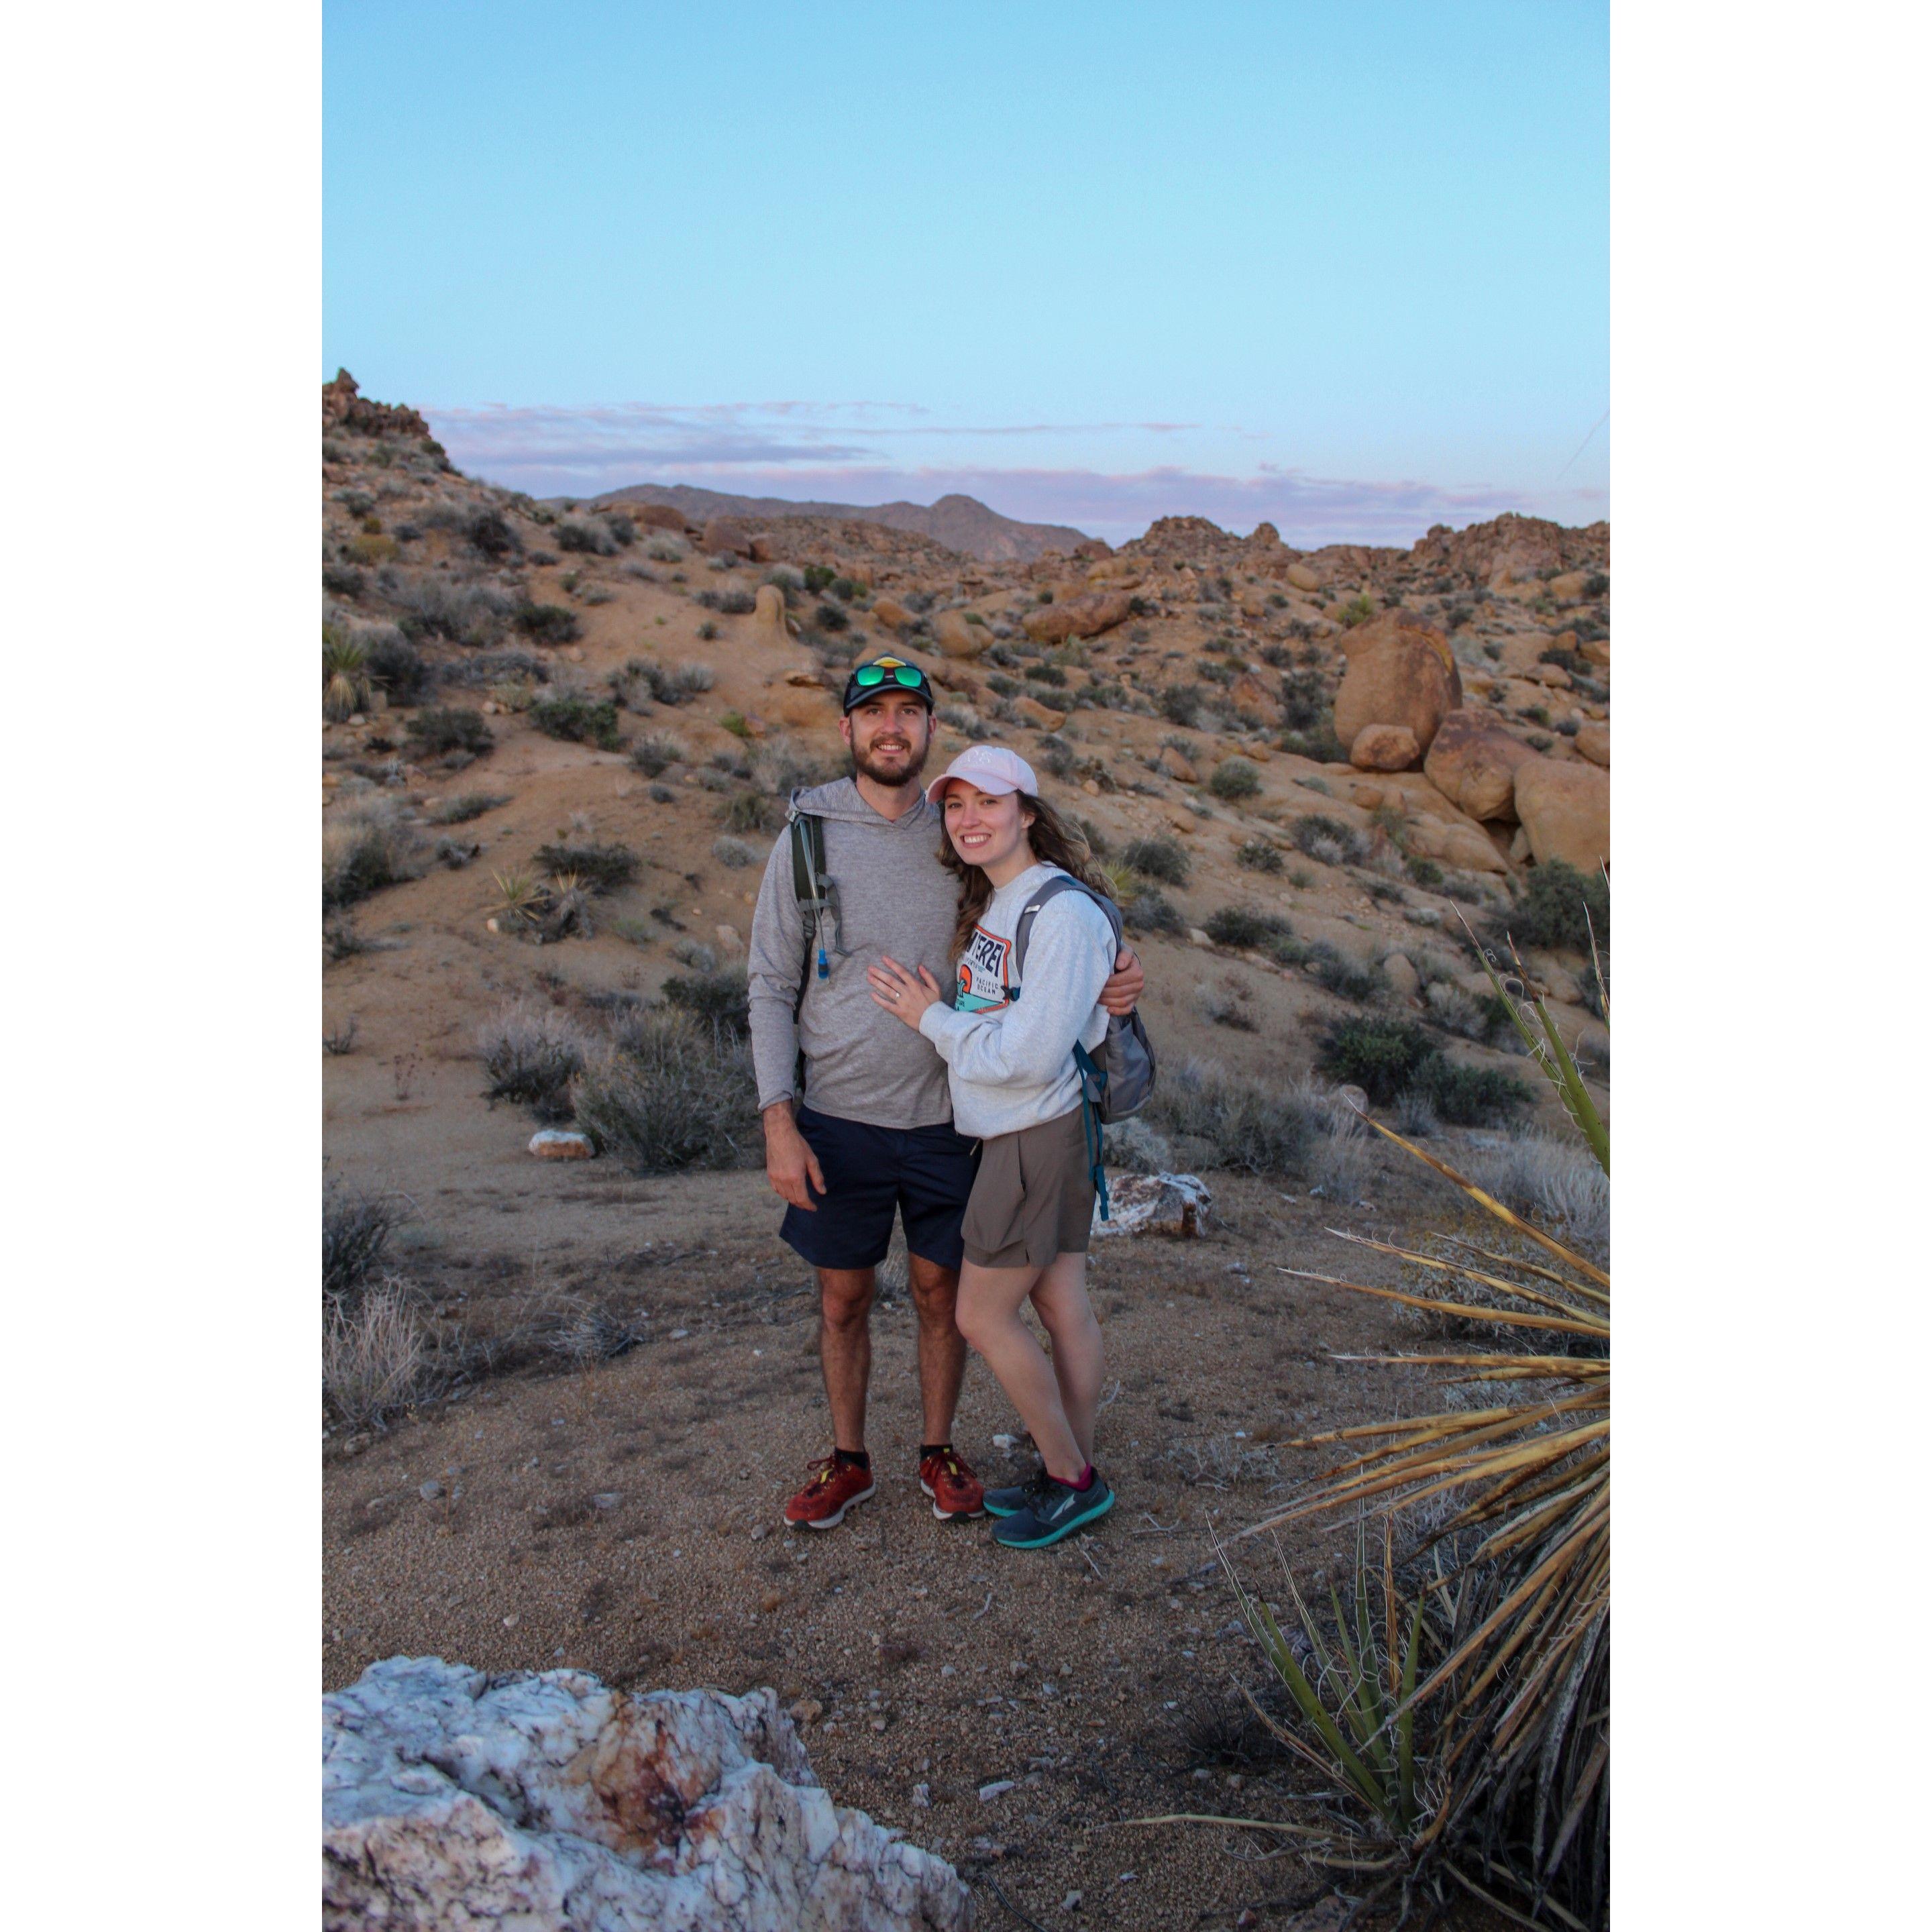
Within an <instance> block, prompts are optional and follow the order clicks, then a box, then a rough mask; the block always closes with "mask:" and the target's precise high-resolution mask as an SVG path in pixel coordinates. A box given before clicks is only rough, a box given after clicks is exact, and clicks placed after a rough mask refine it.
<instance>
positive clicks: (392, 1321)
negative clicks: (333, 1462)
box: [322, 1280, 430, 1429]
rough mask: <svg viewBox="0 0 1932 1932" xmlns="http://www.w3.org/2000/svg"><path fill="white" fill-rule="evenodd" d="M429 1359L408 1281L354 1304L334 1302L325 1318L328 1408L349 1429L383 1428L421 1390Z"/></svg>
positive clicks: (390, 1285)
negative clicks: (390, 1417)
mask: <svg viewBox="0 0 1932 1932" xmlns="http://www.w3.org/2000/svg"><path fill="white" fill-rule="evenodd" d="M429 1360H430V1352H429V1344H428V1340H427V1338H426V1337H425V1335H424V1333H423V1329H422V1323H421V1322H420V1321H419V1319H418V1318H417V1316H416V1311H415V1310H414V1308H413V1307H412V1306H411V1304H410V1295H409V1292H408V1289H407V1287H406V1286H405V1285H404V1283H401V1282H400V1281H395V1280H387V1281H385V1282H384V1283H383V1285H382V1286H381V1287H380V1288H378V1289H372V1290H371V1292H369V1293H368V1294H367V1295H363V1296H362V1297H360V1298H359V1300H358V1301H356V1303H355V1304H354V1305H353V1306H347V1307H346V1306H344V1305H342V1304H331V1305H330V1306H329V1308H328V1310H327V1311H326V1313H325V1314H324V1316H323V1328H322V1397H323V1406H324V1408H325V1409H326V1412H328V1414H329V1415H330V1416H331V1418H332V1419H333V1420H334V1421H336V1422H338V1424H341V1425H342V1426H343V1427H346V1428H350V1429H371V1428H380V1427H382V1425H383V1423H384V1422H385V1421H386V1420H387V1419H388V1418H389V1416H391V1415H393V1414H394V1413H395V1412H396V1411H397V1410H398V1409H404V1408H407V1406H409V1404H410V1402H411V1401H412V1400H414V1399H415V1398H416V1396H417V1395H418V1394H419V1393H420V1392H421V1391H422V1384H423V1381H424V1378H425V1373H426V1372H427V1370H428V1366H429Z"/></svg>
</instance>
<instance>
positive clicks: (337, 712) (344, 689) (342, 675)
mask: <svg viewBox="0 0 1932 1932" xmlns="http://www.w3.org/2000/svg"><path fill="white" fill-rule="evenodd" d="M368 664H369V654H368V652H367V651H365V649H363V648H362V646H361V645H360V644H359V643H356V642H355V641H354V640H353V639H351V638H348V637H344V636H343V635H342V634H341V632H340V631H332V630H325V631H323V634H322V710H323V716H324V717H326V718H329V719H331V720H332V721H333V722H335V723H336V724H341V722H342V721H343V720H344V718H350V717H353V715H355V714H356V712H358V711H359V710H361V709H362V707H363V706H365V705H366V704H367V703H368V702H369V673H368Z"/></svg>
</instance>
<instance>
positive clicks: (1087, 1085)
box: [1073, 1040, 1113, 1221]
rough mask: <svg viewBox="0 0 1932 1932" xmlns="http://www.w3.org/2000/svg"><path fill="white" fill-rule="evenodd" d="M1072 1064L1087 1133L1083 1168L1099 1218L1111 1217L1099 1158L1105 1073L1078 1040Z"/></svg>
mask: <svg viewBox="0 0 1932 1932" xmlns="http://www.w3.org/2000/svg"><path fill="white" fill-rule="evenodd" d="M1073 1064H1074V1065H1075V1066H1076V1067H1078V1068H1079V1070H1080V1124H1081V1126H1082V1130H1084V1131H1085V1134H1086V1136H1087V1163H1088V1170H1087V1171H1088V1173H1089V1174H1091V1175H1092V1176H1093V1178H1094V1194H1095V1196H1096V1197H1097V1199H1098V1200H1099V1202H1100V1218H1101V1220H1103V1221H1106V1220H1112V1218H1113V1217H1112V1203H1111V1202H1109V1199H1108V1198H1107V1165H1106V1161H1105V1160H1103V1158H1102V1156H1103V1151H1104V1143H1103V1139H1102V1137H1101V1133H1100V1097H1101V1095H1102V1094H1104V1093H1105V1092H1106V1088H1107V1076H1106V1074H1104V1073H1102V1072H1101V1071H1100V1068H1099V1067H1097V1066H1096V1065H1095V1064H1094V1056H1093V1055H1091V1053H1089V1052H1088V1051H1087V1049H1085V1047H1084V1046H1082V1045H1081V1044H1080V1043H1079V1041H1078V1040H1076V1041H1075V1042H1074V1044H1073Z"/></svg>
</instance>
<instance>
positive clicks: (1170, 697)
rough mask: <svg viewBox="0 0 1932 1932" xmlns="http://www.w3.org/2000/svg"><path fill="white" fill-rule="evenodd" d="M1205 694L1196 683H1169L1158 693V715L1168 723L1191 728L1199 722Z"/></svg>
mask: <svg viewBox="0 0 1932 1932" xmlns="http://www.w3.org/2000/svg"><path fill="white" fill-rule="evenodd" d="M1206 697H1207V694H1206V693H1205V691H1202V688H1201V687H1200V685H1198V684H1171V685H1169V686H1168V687H1167V688H1166V690H1165V691H1163V692H1162V693H1161V694H1160V715H1162V716H1163V718H1166V720H1167V721H1168V722H1169V724H1181V725H1185V726H1187V727H1190V728H1192V727H1193V726H1195V725H1197V724H1199V723H1200V722H1201V706H1202V703H1204V702H1205V700H1206Z"/></svg>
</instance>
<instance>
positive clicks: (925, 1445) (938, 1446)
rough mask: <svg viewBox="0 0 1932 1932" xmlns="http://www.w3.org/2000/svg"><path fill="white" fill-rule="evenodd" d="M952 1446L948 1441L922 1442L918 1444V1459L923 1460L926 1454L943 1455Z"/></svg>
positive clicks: (927, 1455)
mask: <svg viewBox="0 0 1932 1932" xmlns="http://www.w3.org/2000/svg"><path fill="white" fill-rule="evenodd" d="M952 1447H953V1445H952V1444H951V1443H950V1442H922V1443H921V1444H920V1445H919V1460H920V1461H921V1462H922V1463H923V1462H924V1461H925V1460H926V1458H927V1457H929V1456H943V1455H944V1454H946V1452H947V1450H949V1449H950V1448H952Z"/></svg>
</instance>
